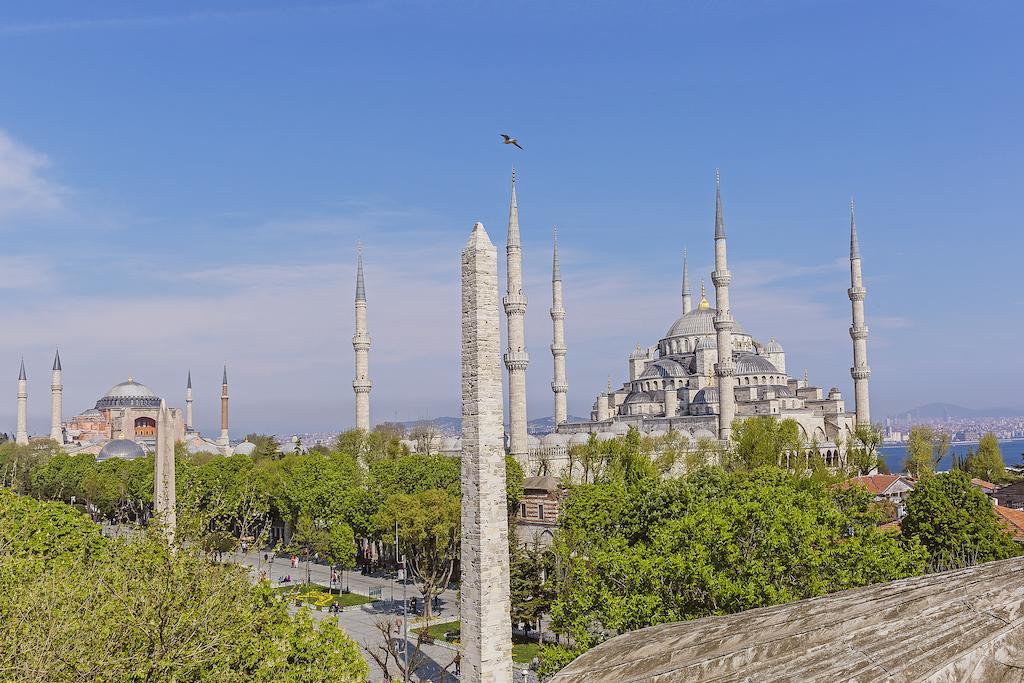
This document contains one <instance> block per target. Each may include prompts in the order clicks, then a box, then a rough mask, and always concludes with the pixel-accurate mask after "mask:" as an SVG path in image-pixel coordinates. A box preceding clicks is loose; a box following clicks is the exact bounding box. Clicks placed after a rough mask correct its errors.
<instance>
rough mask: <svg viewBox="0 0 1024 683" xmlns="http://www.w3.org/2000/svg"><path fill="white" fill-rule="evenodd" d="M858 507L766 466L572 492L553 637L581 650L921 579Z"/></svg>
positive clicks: (856, 501) (863, 506) (565, 513)
mask: <svg viewBox="0 0 1024 683" xmlns="http://www.w3.org/2000/svg"><path fill="white" fill-rule="evenodd" d="M869 503H870V497H869V496H868V495H867V494H866V493H865V492H863V491H859V490H855V491H837V490H834V489H832V488H830V487H828V486H826V485H825V484H824V483H823V482H820V481H817V480H814V479H809V478H804V477H797V476H793V475H790V474H788V473H786V472H784V471H782V470H779V469H776V468H773V467H771V468H761V469H757V470H754V471H747V470H739V471H736V472H731V473H729V472H725V471H723V470H720V469H705V470H701V471H699V472H696V473H694V474H693V475H691V476H689V477H688V478H686V479H682V478H679V479H669V480H665V481H657V480H653V481H651V480H645V481H641V482H635V483H633V484H632V485H630V484H628V483H626V482H624V481H612V482H608V483H601V484H590V485H585V486H580V487H577V488H575V489H573V490H572V492H571V493H570V495H569V498H568V500H567V501H566V503H565V505H564V506H563V508H562V514H561V516H560V519H559V529H558V533H556V537H555V549H556V552H557V553H558V554H559V560H560V564H561V567H562V569H563V572H564V575H563V576H562V577H561V583H562V585H561V588H560V590H559V593H558V596H557V597H556V598H555V600H554V603H553V605H552V609H551V614H552V617H553V619H554V624H555V627H556V628H558V629H560V630H564V631H568V632H569V633H570V634H571V635H572V637H573V639H574V642H575V643H576V644H577V645H578V646H580V647H583V648H586V647H590V646H592V645H593V644H595V643H597V642H599V641H600V640H603V639H604V638H606V637H608V636H610V635H612V634H614V633H617V632H621V631H625V630H633V629H637V628H643V627H645V626H650V625H653V624H657V623H663V622H668V621H678V620H684V619H692V618H696V617H700V616H706V615H710V614H727V613H732V612H736V611H739V610H743V609H749V608H752V607H759V606H764V605H772V604H777V603H781V602H787V601H790V600H798V599H801V598H805V597H811V596H814V595H822V594H824V593H827V592H830V591H835V590H841V589H844V588H851V587H854V586H861V585H865V584H868V583H873V582H877V581H885V580H889V579H894V578H900V577H904V576H910V575H913V574H916V573H919V572H920V571H922V570H923V567H924V562H925V559H926V554H925V552H924V550H923V549H922V548H921V547H920V546H919V545H918V544H917V543H916V542H913V541H910V542H903V541H902V540H901V539H899V538H898V537H896V536H893V535H890V534H885V533H882V532H879V531H878V530H877V528H876V523H877V521H878V519H877V516H876V515H874V514H873V513H872V512H871V509H870V507H869Z"/></svg>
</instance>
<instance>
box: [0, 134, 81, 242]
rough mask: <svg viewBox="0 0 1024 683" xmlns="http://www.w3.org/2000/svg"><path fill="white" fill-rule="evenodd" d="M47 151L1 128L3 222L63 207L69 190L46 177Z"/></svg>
mask: <svg viewBox="0 0 1024 683" xmlns="http://www.w3.org/2000/svg"><path fill="white" fill-rule="evenodd" d="M49 166H50V161H49V159H48V158H47V157H46V155H44V154H41V153H39V152H37V151H35V150H33V149H30V148H29V147H26V146H25V145H23V144H21V143H19V142H17V141H16V140H14V138H12V137H11V136H10V135H9V134H8V133H7V132H6V131H4V130H0V224H2V223H3V222H4V221H5V220H9V219H10V218H12V217H16V216H24V215H30V216H34V215H48V214H53V213H56V212H59V211H60V210H61V209H62V208H63V207H64V199H65V196H66V194H67V192H66V190H65V189H64V188H63V187H62V186H61V185H59V184H57V183H55V182H53V181H51V180H49V179H47V178H46V177H45V176H44V172H45V171H46V169H47V168H48V167H49Z"/></svg>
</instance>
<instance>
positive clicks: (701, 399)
mask: <svg viewBox="0 0 1024 683" xmlns="http://www.w3.org/2000/svg"><path fill="white" fill-rule="evenodd" d="M693 402H694V403H699V404H703V405H707V404H708V403H718V387H704V388H703V389H701V390H700V391H698V392H697V395H696V396H694V397H693Z"/></svg>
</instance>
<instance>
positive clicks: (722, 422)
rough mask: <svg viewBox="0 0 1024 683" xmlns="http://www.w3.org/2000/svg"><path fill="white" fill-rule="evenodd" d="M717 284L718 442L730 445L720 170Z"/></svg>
mask: <svg viewBox="0 0 1024 683" xmlns="http://www.w3.org/2000/svg"><path fill="white" fill-rule="evenodd" d="M711 281H712V282H714V283H715V307H716V308H717V309H718V313H717V314H716V315H715V333H716V336H717V340H718V362H717V363H715V375H716V376H717V377H718V438H719V439H721V440H722V441H726V440H728V439H729V437H730V436H731V435H732V421H733V418H734V417H735V416H736V393H735V390H734V386H735V378H734V377H733V372H734V371H735V366H734V365H733V362H732V330H733V327H735V323H734V322H733V319H732V311H731V310H730V309H729V283H730V282H731V281H732V273H730V272H729V263H728V261H727V260H726V255H725V219H724V218H723V217H722V188H721V178H720V177H719V174H718V169H715V271H714V272H713V273H711Z"/></svg>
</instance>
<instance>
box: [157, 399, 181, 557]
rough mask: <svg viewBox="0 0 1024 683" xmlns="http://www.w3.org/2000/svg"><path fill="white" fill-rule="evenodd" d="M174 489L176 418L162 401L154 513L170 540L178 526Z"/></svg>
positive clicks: (158, 434) (158, 426)
mask: <svg viewBox="0 0 1024 683" xmlns="http://www.w3.org/2000/svg"><path fill="white" fill-rule="evenodd" d="M175 505H176V497H175V491H174V420H173V418H172V417H171V411H169V410H168V409H167V404H166V403H164V401H162V400H161V401H160V411H159V412H158V413H157V418H156V459H155V461H154V472H153V513H154V514H155V515H156V517H157V521H158V522H159V523H160V524H162V525H163V528H164V531H165V532H166V533H167V538H168V540H169V541H173V540H174V531H175V528H176V526H177V521H178V520H177V514H176V512H175Z"/></svg>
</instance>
